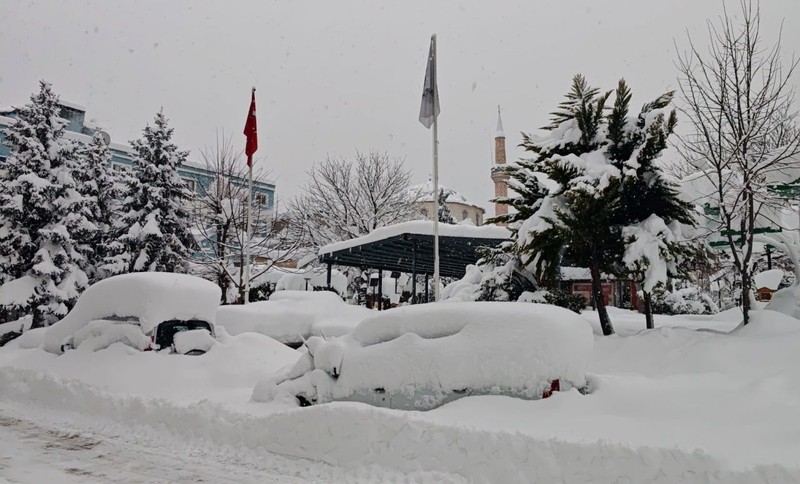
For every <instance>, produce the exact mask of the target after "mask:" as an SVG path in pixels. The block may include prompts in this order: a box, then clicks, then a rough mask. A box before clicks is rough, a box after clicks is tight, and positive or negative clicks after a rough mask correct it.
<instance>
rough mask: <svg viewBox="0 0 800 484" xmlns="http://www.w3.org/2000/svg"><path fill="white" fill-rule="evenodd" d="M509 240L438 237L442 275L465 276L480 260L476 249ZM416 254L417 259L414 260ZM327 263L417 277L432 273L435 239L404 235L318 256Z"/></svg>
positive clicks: (417, 235) (423, 235)
mask: <svg viewBox="0 0 800 484" xmlns="http://www.w3.org/2000/svg"><path fill="white" fill-rule="evenodd" d="M505 241H506V239H501V238H499V239H493V238H482V237H480V238H479V237H462V236H443V235H440V236H439V274H440V275H441V276H442V277H459V278H460V277H463V276H464V274H465V273H466V270H467V265H469V264H475V263H476V262H477V261H478V258H479V257H478V254H476V253H475V251H476V249H477V248H478V247H481V246H492V247H496V246H497V245H499V244H501V243H502V242H505ZM415 252H416V257H415ZM319 260H320V262H322V263H325V264H334V265H340V266H349V267H361V268H364V269H367V268H370V269H382V270H385V271H399V272H407V273H416V274H433V236H432V235H426V234H414V233H404V234H399V235H394V236H392V237H388V238H385V239H381V240H376V241H372V242H367V243H365V244H361V245H357V246H354V247H349V248H344V249H340V250H337V251H333V252H329V253H326V254H322V255H320V256H319Z"/></svg>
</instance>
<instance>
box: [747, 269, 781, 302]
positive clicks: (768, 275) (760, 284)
mask: <svg viewBox="0 0 800 484" xmlns="http://www.w3.org/2000/svg"><path fill="white" fill-rule="evenodd" d="M781 282H783V271H782V270H781V269H770V270H767V271H764V272H760V273H758V274H756V275H755V277H753V286H755V288H756V300H757V301H769V300H771V299H772V295H773V294H775V291H777V290H778V288H780V285H781Z"/></svg>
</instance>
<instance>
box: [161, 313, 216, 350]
mask: <svg viewBox="0 0 800 484" xmlns="http://www.w3.org/2000/svg"><path fill="white" fill-rule="evenodd" d="M193 329H205V330H208V332H209V333H211V332H212V331H211V325H210V324H209V323H208V322H206V321H201V320H198V319H190V320H188V321H181V320H177V319H172V320H169V321H164V322H163V323H161V324H159V325H158V327H157V328H156V333H155V343H156V344H157V345H158V346H159V347H160V348H169V347H170V346H172V340H173V338H175V335H176V334H178V333H180V332H183V331H190V330H193Z"/></svg>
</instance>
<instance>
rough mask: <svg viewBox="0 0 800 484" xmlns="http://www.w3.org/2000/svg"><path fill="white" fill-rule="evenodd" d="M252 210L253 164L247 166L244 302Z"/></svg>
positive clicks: (247, 298) (247, 295)
mask: <svg viewBox="0 0 800 484" xmlns="http://www.w3.org/2000/svg"><path fill="white" fill-rule="evenodd" d="M252 211H253V164H252V163H250V165H249V166H248V167H247V234H246V235H245V237H246V239H245V243H244V258H245V263H246V265H245V266H244V303H245V304H247V303H249V302H250V232H251V230H252V228H251V218H252V216H251V212H252Z"/></svg>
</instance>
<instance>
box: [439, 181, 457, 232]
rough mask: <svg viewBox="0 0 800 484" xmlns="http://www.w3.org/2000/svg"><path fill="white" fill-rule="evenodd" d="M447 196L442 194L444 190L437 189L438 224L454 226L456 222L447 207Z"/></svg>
mask: <svg viewBox="0 0 800 484" xmlns="http://www.w3.org/2000/svg"><path fill="white" fill-rule="evenodd" d="M448 196H449V194H447V193H445V192H444V188H440V189H439V195H438V197H439V222H440V223H445V224H454V223H456V220H455V219H454V218H453V214H452V212H450V207H448V206H447V197H448Z"/></svg>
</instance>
